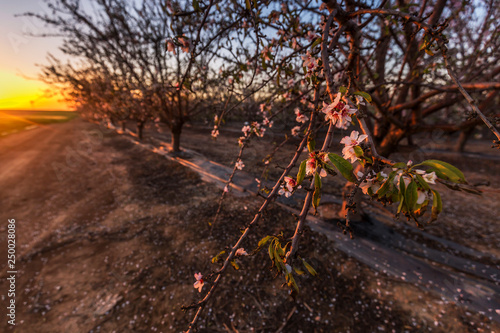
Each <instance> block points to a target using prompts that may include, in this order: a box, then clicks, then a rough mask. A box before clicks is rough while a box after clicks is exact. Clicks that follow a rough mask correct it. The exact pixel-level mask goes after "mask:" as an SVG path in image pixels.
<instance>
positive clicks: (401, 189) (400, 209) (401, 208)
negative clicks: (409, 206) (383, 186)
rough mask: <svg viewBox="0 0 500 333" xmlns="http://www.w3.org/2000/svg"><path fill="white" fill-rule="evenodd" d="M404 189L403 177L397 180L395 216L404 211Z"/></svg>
mask: <svg viewBox="0 0 500 333" xmlns="http://www.w3.org/2000/svg"><path fill="white" fill-rule="evenodd" d="M405 194H406V187H405V182H404V179H403V175H401V177H400V178H399V206H398V211H397V214H399V213H400V212H404V211H406V209H405V208H406V206H405V201H406V196H405Z"/></svg>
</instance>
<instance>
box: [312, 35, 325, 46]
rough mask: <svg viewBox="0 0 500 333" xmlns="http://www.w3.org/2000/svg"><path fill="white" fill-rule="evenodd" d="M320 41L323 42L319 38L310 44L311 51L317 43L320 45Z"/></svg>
mask: <svg viewBox="0 0 500 333" xmlns="http://www.w3.org/2000/svg"><path fill="white" fill-rule="evenodd" d="M322 40H323V38H321V37H318V38H316V40H315V41H314V43H312V45H311V49H314V47H315V46H316V45H318V44H319V43H321V41H322Z"/></svg>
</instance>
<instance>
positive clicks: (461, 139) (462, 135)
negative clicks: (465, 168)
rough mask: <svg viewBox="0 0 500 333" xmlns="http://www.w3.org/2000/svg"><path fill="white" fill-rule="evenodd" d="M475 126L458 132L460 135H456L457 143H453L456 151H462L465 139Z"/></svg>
mask: <svg viewBox="0 0 500 333" xmlns="http://www.w3.org/2000/svg"><path fill="white" fill-rule="evenodd" d="M475 127H476V126H471V127H469V128H466V129H464V130H463V131H462V132H460V136H459V137H458V140H457V144H456V145H455V149H454V150H455V151H456V152H459V153H463V151H464V149H465V144H466V143H467V140H468V139H469V138H470V136H471V134H472V132H474V128H475Z"/></svg>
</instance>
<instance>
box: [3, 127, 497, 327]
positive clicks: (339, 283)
mask: <svg viewBox="0 0 500 333" xmlns="http://www.w3.org/2000/svg"><path fill="white" fill-rule="evenodd" d="M207 133H209V130H207ZM207 133H205V132H204V131H200V130H198V129H187V130H186V131H184V133H183V135H184V141H183V143H184V145H185V146H186V147H188V148H196V149H198V150H199V151H200V152H202V153H203V154H205V155H207V156H208V157H210V158H213V159H214V160H216V161H218V162H220V163H223V164H224V163H226V164H230V163H231V162H232V161H233V160H232V159H234V157H235V156H236V154H235V153H234V152H235V151H236V150H235V149H237V148H235V149H234V151H233V148H231V147H233V146H234V147H236V146H237V145H236V143H235V140H233V139H234V138H232V139H229V138H227V140H229V141H230V142H231V143H233V142H234V145H226V144H225V141H224V140H226V139H224V133H223V136H221V137H220V138H219V139H218V140H217V141H215V142H209V140H207V138H208V136H207ZM145 134H146V135H148V132H146V133H145ZM233 134H234V136H236V137H237V136H238V134H237V133H233ZM228 137H229V136H228ZM200 143H203V144H200ZM259 144H261V145H264V146H269V142H266V141H261V142H260V143H259ZM190 145H191V146H190ZM252 149H255V156H254V157H252V156H250V155H246V156H247V158H244V162H245V164H246V165H247V167H246V168H247V170H249V171H250V172H255V171H254V168H256V167H262V166H264V163H263V162H262V161H261V157H260V156H261V155H259V154H257V152H258V151H260V149H259V147H258V146H257V143H256V144H255V148H252ZM289 149H293V142H292V143H291V145H290V146H289ZM249 151H251V150H249ZM267 151H269V148H267ZM283 154H285V153H283ZM283 157H284V156H283ZM231 158H232V159H231ZM280 158H281V157H280V156H277V157H276V159H275V160H274V162H273V163H277V164H278V165H280V164H281V163H284V162H281V160H280ZM0 159H1V160H2V163H1V164H0V188H1V189H2V191H0V202H2V210H1V213H0V214H1V217H2V220H3V221H6V220H7V219H12V218H14V219H15V220H16V244H17V247H16V251H17V253H16V255H17V261H16V267H15V268H16V270H17V274H16V326H11V325H9V324H8V323H7V320H6V319H5V318H6V313H5V311H6V305H7V302H8V297H7V295H6V294H7V290H8V288H9V285H8V283H7V280H6V279H5V278H6V277H7V275H6V274H5V273H3V272H6V271H7V267H6V263H5V262H4V261H2V262H1V263H0V272H2V274H3V275H2V276H1V277H2V278H1V280H0V294H1V295H2V296H1V299H2V306H1V308H0V309H1V310H0V317H1V318H4V320H2V321H1V322H0V331H4V332H14V331H15V332H41V333H43V332H51V333H52V332H181V331H183V330H186V329H187V327H188V323H189V321H190V320H191V319H192V317H193V315H194V311H193V310H189V311H187V312H183V311H182V310H181V306H182V305H189V304H191V303H192V302H196V301H198V300H200V299H201V297H202V296H203V295H204V292H206V291H207V290H208V288H207V286H208V287H209V286H210V285H211V282H210V281H207V282H206V286H205V287H204V288H203V292H202V293H201V294H200V293H198V291H197V290H195V289H194V288H193V283H194V282H195V279H194V274H195V273H198V272H202V273H203V274H204V275H207V274H209V273H210V272H211V271H214V270H216V269H217V268H218V267H219V266H218V265H217V264H211V262H210V261H211V258H212V257H213V256H215V255H216V254H218V253H219V252H220V251H222V250H224V249H226V248H227V247H228V246H232V244H234V242H235V240H236V239H237V238H238V236H239V230H240V228H242V227H244V226H245V224H246V223H248V221H250V220H251V218H252V217H253V214H254V212H255V211H256V209H257V208H258V207H259V205H260V204H261V203H262V199H261V198H259V197H254V196H248V197H244V198H236V197H233V196H229V197H228V198H227V199H226V200H227V201H225V204H224V209H223V211H222V215H221V216H220V217H219V219H218V221H217V222H216V223H215V224H214V225H213V227H211V226H209V222H212V221H213V218H214V215H215V213H216V211H217V205H218V198H219V196H220V190H218V189H217V188H216V187H215V186H214V185H212V184H207V183H204V182H201V181H200V178H199V176H198V175H197V174H196V173H194V172H193V171H190V170H189V169H187V168H186V167H183V166H181V165H179V164H177V163H175V162H173V161H170V160H168V159H165V158H164V157H163V156H161V155H158V154H154V153H152V152H149V151H147V150H145V149H142V148H141V147H140V146H139V145H135V144H133V143H131V142H130V141H129V140H127V139H126V138H125V137H123V136H120V135H118V134H116V133H114V132H112V131H109V130H107V129H103V128H102V127H99V126H98V125H95V124H90V123H87V122H84V121H82V120H79V119H77V120H73V121H71V122H68V123H64V124H55V125H50V126H46V127H43V128H37V129H34V130H31V131H27V132H21V133H17V134H13V135H10V136H7V137H4V138H3V139H2V141H1V145H0ZM453 163H455V162H453ZM281 165H282V164H281ZM488 165H489V166H485V168H488V169H486V172H484V171H483V172H481V171H480V170H477V168H476V169H474V168H473V167H471V170H468V169H467V170H465V172H466V176H467V177H468V178H469V179H478V180H482V179H483V178H484V177H486V175H492V176H491V177H492V178H495V179H492V180H491V182H492V184H493V183H494V182H496V183H495V184H497V185H498V181H499V179H498V178H499V177H500V176H499V175H500V173H498V172H497V171H498V169H495V168H498V167H497V166H496V164H495V163H492V164H488ZM459 166H460V167H463V166H461V165H459ZM271 172H275V171H271ZM495 172H496V173H495ZM259 173H260V172H259ZM256 174H257V172H256ZM482 177H483V178H482ZM339 184H340V182H339ZM333 187H334V186H332V188H333ZM339 191H340V189H339V187H338V186H337V187H335V188H334V189H332V190H331V193H339ZM444 191H446V190H443V192H444ZM452 193H455V192H449V194H448V192H446V193H445V194H444V195H443V196H446V197H445V199H444V200H446V201H445V202H449V204H448V205H451V208H452V209H451V211H452V213H453V214H454V215H444V216H443V219H441V220H440V221H439V222H438V223H436V224H435V225H432V226H431V227H433V229H432V228H431V229H430V230H428V231H429V232H430V233H433V234H437V235H441V234H442V235H443V237H445V238H447V239H452V240H455V241H457V242H459V243H460V244H464V245H467V246H470V247H472V248H476V249H478V250H480V251H484V252H485V253H488V254H491V255H492V256H493V257H495V256H496V258H498V244H499V242H498V237H499V233H498V228H499V225H498V219H497V216H498V210H499V209H500V208H499V207H498V204H496V203H498V199H499V194H498V193H496V192H488V196H485V195H483V197H480V199H477V198H476V197H472V199H470V198H471V197H470V196H467V197H466V198H467V199H464V198H465V197H461V196H454V194H452ZM490 194H491V198H489V197H490ZM485 197H486V199H485ZM475 200H476V201H475ZM484 200H486V201H484ZM495 200H496V201H495ZM483 202H484V203H483ZM495 202H496V203H495ZM478 203H479V204H478ZM446 205H447V204H446V203H445V210H447V208H448V209H449V208H450V206H446ZM490 210H491V211H490ZM478 211H480V214H481V218H480V219H478V218H477V215H479V214H478ZM495 214H497V215H495ZM446 216H448V218H447V217H446ZM462 216H464V218H463V219H461V217H462ZM468 217H473V218H475V219H476V221H475V222H470V221H469V222H467V218H468ZM294 224H295V218H294V217H293V216H292V215H290V214H289V213H288V212H287V211H285V210H284V209H283V208H281V207H280V206H278V205H273V206H272V207H271V208H270V209H269V210H268V211H267V212H266V213H265V215H264V219H263V221H262V222H261V223H260V224H259V225H258V226H257V227H256V228H255V229H254V230H253V231H252V234H251V236H250V237H249V238H248V239H247V240H246V242H245V244H244V248H245V249H246V250H247V252H249V253H251V251H252V250H253V249H255V248H256V247H257V243H258V241H259V240H260V239H261V238H262V237H264V236H265V235H270V234H276V233H278V232H279V230H281V229H284V236H285V237H289V236H290V235H291V234H292V233H293V228H294ZM443 224H444V225H445V226H442V225H443ZM395 225H396V224H395ZM6 235H7V228H6V224H5V223H2V227H1V228H0V256H1V257H3V258H5V257H6V254H7V253H6V252H7V251H6V250H7V237H6ZM464 235H467V237H464ZM299 251H300V255H301V256H302V257H303V258H305V259H306V260H307V261H308V262H309V263H310V264H311V265H312V266H313V267H314V268H315V269H316V271H317V272H318V276H317V277H312V276H310V275H307V274H304V275H302V276H300V277H299V278H298V281H297V282H298V283H299V287H300V293H299V294H298V296H297V297H296V298H295V299H294V298H292V297H291V296H290V294H289V292H288V289H287V288H285V287H283V286H282V284H283V283H284V279H283V277H282V276H276V274H275V272H273V271H272V270H271V269H270V266H271V264H270V260H269V256H268V254H267V252H266V251H265V250H264V251H260V252H257V253H252V254H251V255H250V256H247V257H241V259H238V260H239V266H240V269H239V270H233V269H231V270H229V271H228V273H227V274H226V275H225V276H224V278H223V280H222V284H221V285H220V287H219V289H218V293H217V295H216V297H215V298H214V299H213V300H212V301H210V302H209V304H208V305H207V307H206V308H205V311H204V313H203V315H202V318H201V320H200V321H199V325H198V329H197V330H198V332H378V331H381V332H424V331H425V332H495V331H496V332H500V325H499V324H498V323H496V322H493V321H491V320H490V319H489V318H488V317H489V314H488V313H483V314H480V313H474V312H469V311H467V310H465V309H464V308H463V307H461V306H458V305H457V304H456V302H454V301H453V300H447V299H442V298H441V296H440V295H438V294H436V293H434V292H431V291H423V290H422V289H420V288H418V287H416V286H414V285H413V284H410V283H406V282H403V281H400V280H396V279H394V278H391V277H389V276H387V275H385V274H383V273H379V272H377V271H374V270H372V269H371V268H369V267H368V266H366V265H364V264H362V263H360V262H359V261H357V260H356V259H353V258H352V257H349V256H348V255H347V254H345V253H343V252H341V251H339V250H338V249H336V248H335V247H334V246H333V245H332V244H331V242H330V241H329V240H327V238H326V237H325V236H323V235H321V234H318V233H315V232H312V231H311V230H309V229H308V228H307V229H306V231H305V232H304V235H303V238H302V240H301V247H300V249H299ZM492 296H493V295H492ZM492 311H495V309H492ZM497 311H498V310H497Z"/></svg>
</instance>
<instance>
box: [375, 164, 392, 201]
mask: <svg viewBox="0 0 500 333" xmlns="http://www.w3.org/2000/svg"><path fill="white" fill-rule="evenodd" d="M395 176H396V171H392V172H391V173H390V174H389V176H388V177H387V179H386V180H385V182H384V183H383V184H382V186H380V188H379V189H378V190H377V192H376V193H375V194H376V195H377V196H378V197H379V198H382V197H383V196H384V195H385V194H386V193H387V191H389V189H390V188H391V184H392V183H393V181H394V177H395Z"/></svg>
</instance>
